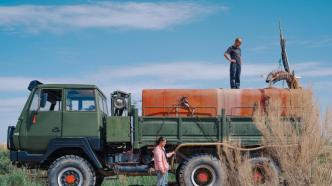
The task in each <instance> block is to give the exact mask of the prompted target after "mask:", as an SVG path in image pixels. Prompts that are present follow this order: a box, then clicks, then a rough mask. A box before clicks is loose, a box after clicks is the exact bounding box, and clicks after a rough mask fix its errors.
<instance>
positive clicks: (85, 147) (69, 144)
mask: <svg viewBox="0 0 332 186" xmlns="http://www.w3.org/2000/svg"><path fill="white" fill-rule="evenodd" d="M62 148H80V149H81V150H82V151H83V152H84V153H85V155H86V156H87V157H88V158H89V160H90V161H91V163H92V165H93V166H94V167H95V168H97V169H102V168H103V166H102V164H101V163H100V161H99V159H98V158H97V156H96V154H95V152H94V151H93V150H92V148H91V146H90V143H89V141H88V139H87V138H84V137H80V138H54V139H52V140H51V141H50V143H49V145H48V148H47V151H46V153H45V154H44V157H43V159H42V161H41V163H44V162H46V161H47V160H48V158H49V157H50V156H51V155H52V154H53V153H54V152H55V151H57V150H59V149H62Z"/></svg>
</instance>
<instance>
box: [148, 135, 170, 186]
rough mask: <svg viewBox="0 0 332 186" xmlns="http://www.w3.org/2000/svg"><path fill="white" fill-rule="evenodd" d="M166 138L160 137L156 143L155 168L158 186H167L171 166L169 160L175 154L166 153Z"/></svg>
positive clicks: (154, 151)
mask: <svg viewBox="0 0 332 186" xmlns="http://www.w3.org/2000/svg"><path fill="white" fill-rule="evenodd" d="M165 145H166V138H164V137H160V138H159V139H158V140H157V141H156V147H155V148H154V150H153V159H154V168H155V170H156V172H157V186H167V184H168V181H167V179H168V178H167V177H168V170H169V164H168V162H167V158H170V157H172V156H173V155H174V154H175V152H170V153H166V151H165Z"/></svg>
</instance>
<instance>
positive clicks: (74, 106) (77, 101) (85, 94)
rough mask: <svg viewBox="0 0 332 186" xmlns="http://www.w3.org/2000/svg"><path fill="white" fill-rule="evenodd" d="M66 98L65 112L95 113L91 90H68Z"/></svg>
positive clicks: (93, 97) (93, 95)
mask: <svg viewBox="0 0 332 186" xmlns="http://www.w3.org/2000/svg"><path fill="white" fill-rule="evenodd" d="M66 96H67V97H66V110H67V111H96V101H95V93H94V90H93V89H68V90H66Z"/></svg>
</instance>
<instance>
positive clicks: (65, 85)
mask: <svg viewBox="0 0 332 186" xmlns="http://www.w3.org/2000/svg"><path fill="white" fill-rule="evenodd" d="M37 87H38V88H66V89H71V88H80V89H97V90H98V91H99V92H100V93H101V94H102V95H103V96H104V97H105V98H106V96H105V94H104V93H103V92H102V91H101V90H100V89H99V88H98V87H97V86H96V85H91V84H39V85H37Z"/></svg>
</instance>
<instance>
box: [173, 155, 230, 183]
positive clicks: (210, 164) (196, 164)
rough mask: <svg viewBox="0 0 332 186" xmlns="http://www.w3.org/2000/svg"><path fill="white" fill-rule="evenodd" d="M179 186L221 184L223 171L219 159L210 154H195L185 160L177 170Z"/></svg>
mask: <svg viewBox="0 0 332 186" xmlns="http://www.w3.org/2000/svg"><path fill="white" fill-rule="evenodd" d="M179 181H180V183H179V185H180V186H216V185H218V186H222V185H224V181H225V171H224V167H223V166H222V164H221V161H220V160H218V159H217V158H216V157H214V156H211V155H197V156H194V157H192V158H190V159H189V160H187V161H186V162H185V163H184V164H183V165H182V166H181V167H180V172H179Z"/></svg>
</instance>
